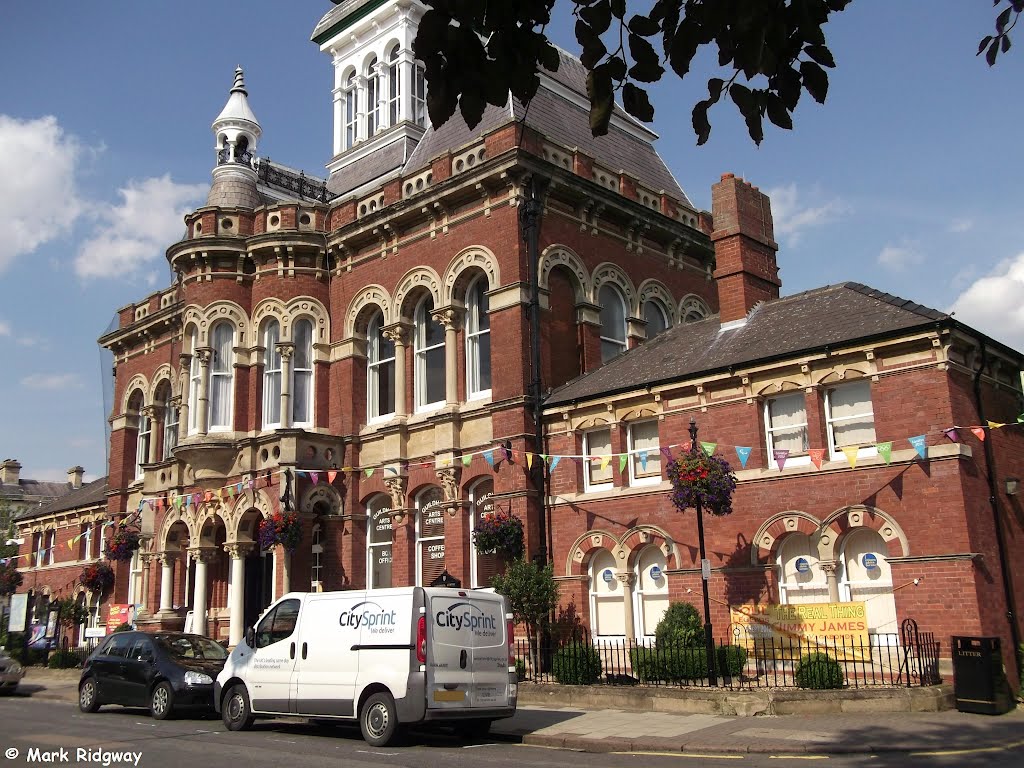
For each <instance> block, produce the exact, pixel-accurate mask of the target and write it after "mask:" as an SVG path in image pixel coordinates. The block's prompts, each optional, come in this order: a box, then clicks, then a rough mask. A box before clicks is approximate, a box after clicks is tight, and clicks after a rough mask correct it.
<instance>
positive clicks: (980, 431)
mask: <svg viewBox="0 0 1024 768" xmlns="http://www.w3.org/2000/svg"><path fill="white" fill-rule="evenodd" d="M971 432H973V433H974V436H975V437H976V438H978V439H979V440H981V442H985V428H984V427H971Z"/></svg>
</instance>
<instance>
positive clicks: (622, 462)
mask: <svg viewBox="0 0 1024 768" xmlns="http://www.w3.org/2000/svg"><path fill="white" fill-rule="evenodd" d="M628 463H629V454H628V453H623V454H620V455H619V474H620V475H621V474H622V473H623V472H625V471H626V465H627V464H628Z"/></svg>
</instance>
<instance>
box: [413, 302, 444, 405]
mask: <svg viewBox="0 0 1024 768" xmlns="http://www.w3.org/2000/svg"><path fill="white" fill-rule="evenodd" d="M433 311H434V300H433V299H431V298H430V296H425V297H424V298H423V300H422V301H420V303H419V305H418V306H417V307H416V313H415V325H416V334H415V340H414V346H415V354H416V371H415V380H416V409H417V410H420V411H423V410H427V409H429V408H437V407H438V406H441V405H444V326H442V325H441V324H440V323H439V322H437V320H435V319H434V317H433V316H432V313H433Z"/></svg>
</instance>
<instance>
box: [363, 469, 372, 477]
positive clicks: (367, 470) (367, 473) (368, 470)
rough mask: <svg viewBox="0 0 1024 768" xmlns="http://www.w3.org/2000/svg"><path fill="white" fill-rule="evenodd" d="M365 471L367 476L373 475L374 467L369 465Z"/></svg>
mask: <svg viewBox="0 0 1024 768" xmlns="http://www.w3.org/2000/svg"><path fill="white" fill-rule="evenodd" d="M365 471H366V476H367V477H373V467H367V468H366V470H365Z"/></svg>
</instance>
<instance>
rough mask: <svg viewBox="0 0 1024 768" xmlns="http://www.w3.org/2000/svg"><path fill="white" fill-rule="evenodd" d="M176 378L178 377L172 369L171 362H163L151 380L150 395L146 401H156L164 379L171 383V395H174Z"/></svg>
mask: <svg viewBox="0 0 1024 768" xmlns="http://www.w3.org/2000/svg"><path fill="white" fill-rule="evenodd" d="M176 378H177V377H176V376H175V375H174V372H173V371H172V370H171V366H170V364H169V363H163V364H162V365H160V367H159V368H157V369H156V371H154V372H153V379H152V381H150V384H149V395H148V396H147V398H146V402H148V403H156V393H157V390H158V389H159V388H160V384H161V383H163V382H164V381H167V382H168V383H169V384H170V385H171V397H174V394H175V391H174V390H175V379H176Z"/></svg>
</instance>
